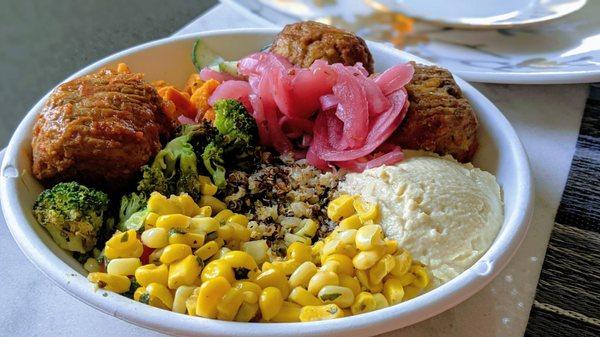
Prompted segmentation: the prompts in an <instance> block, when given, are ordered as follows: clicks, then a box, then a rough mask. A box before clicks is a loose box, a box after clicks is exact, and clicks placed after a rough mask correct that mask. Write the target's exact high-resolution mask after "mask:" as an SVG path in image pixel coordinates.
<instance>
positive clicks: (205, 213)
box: [195, 206, 212, 218]
mask: <svg viewBox="0 0 600 337" xmlns="http://www.w3.org/2000/svg"><path fill="white" fill-rule="evenodd" d="M211 215H212V207H210V206H202V207H200V211H198V214H196V216H195V218H202V217H209V216H211Z"/></svg>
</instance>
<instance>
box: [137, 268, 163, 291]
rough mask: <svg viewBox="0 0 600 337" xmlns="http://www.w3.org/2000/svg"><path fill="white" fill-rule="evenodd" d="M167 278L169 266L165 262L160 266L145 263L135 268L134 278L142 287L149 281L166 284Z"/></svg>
mask: <svg viewBox="0 0 600 337" xmlns="http://www.w3.org/2000/svg"><path fill="white" fill-rule="evenodd" d="M168 278H169V268H168V267H167V265H166V264H161V265H160V266H157V265H155V264H146V265H143V266H141V267H139V268H138V269H136V270H135V279H136V281H137V282H138V283H139V284H140V285H141V286H143V287H145V286H147V285H149V284H150V283H160V284H164V285H167V280H168Z"/></svg>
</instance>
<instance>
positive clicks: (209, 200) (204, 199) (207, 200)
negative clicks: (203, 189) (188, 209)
mask: <svg viewBox="0 0 600 337" xmlns="http://www.w3.org/2000/svg"><path fill="white" fill-rule="evenodd" d="M199 204H200V206H202V207H204V206H210V207H211V209H212V211H213V212H217V213H218V212H220V211H222V210H224V209H226V208H227V205H225V203H224V202H222V201H221V200H219V199H217V198H215V197H213V196H211V195H203V196H201V197H200V203H199Z"/></svg>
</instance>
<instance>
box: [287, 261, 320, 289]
mask: <svg viewBox="0 0 600 337" xmlns="http://www.w3.org/2000/svg"><path fill="white" fill-rule="evenodd" d="M317 271H318V269H317V266H316V265H315V264H314V263H312V262H310V261H306V262H304V263H302V264H301V265H300V266H298V268H296V270H295V271H294V272H293V273H292V274H291V275H290V278H289V283H290V287H292V288H296V287H299V286H302V287H305V288H306V287H308V282H309V281H310V279H311V278H312V277H313V276H314V275H315V274H316V273H317Z"/></svg>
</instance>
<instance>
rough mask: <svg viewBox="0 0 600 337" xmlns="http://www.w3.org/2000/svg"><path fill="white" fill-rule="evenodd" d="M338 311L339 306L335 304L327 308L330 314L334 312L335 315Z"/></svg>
mask: <svg viewBox="0 0 600 337" xmlns="http://www.w3.org/2000/svg"><path fill="white" fill-rule="evenodd" d="M337 311H338V309H337V307H336V306H333V305H332V306H330V307H329V309H327V312H328V313H330V314H332V315H335V313H336V312H337Z"/></svg>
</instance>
